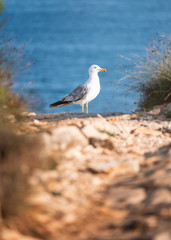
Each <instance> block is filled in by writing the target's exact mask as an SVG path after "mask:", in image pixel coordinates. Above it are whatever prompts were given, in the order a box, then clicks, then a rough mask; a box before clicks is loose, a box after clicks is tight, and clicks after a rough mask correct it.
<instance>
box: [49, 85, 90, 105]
mask: <svg viewBox="0 0 171 240" xmlns="http://www.w3.org/2000/svg"><path fill="white" fill-rule="evenodd" d="M87 92H88V87H87V85H86V84H85V83H84V84H81V85H80V86H78V87H77V88H75V89H74V90H73V91H72V92H71V93H70V94H68V95H66V96H65V97H63V98H62V99H61V100H60V101H58V102H55V103H52V104H50V106H49V107H50V108H52V107H59V106H65V105H69V104H72V103H74V102H77V101H79V100H81V99H82V98H84V96H85V95H86V94H87Z"/></svg>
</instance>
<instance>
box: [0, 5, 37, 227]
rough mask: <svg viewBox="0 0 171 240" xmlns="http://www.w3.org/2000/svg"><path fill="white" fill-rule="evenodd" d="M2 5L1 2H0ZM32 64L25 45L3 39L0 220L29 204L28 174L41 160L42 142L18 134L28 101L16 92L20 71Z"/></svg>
mask: <svg viewBox="0 0 171 240" xmlns="http://www.w3.org/2000/svg"><path fill="white" fill-rule="evenodd" d="M0 7H1V5H0ZM28 66H30V62H29V61H27V58H25V56H24V48H17V47H15V42H14V41H13V40H12V39H9V40H7V41H5V40H4V39H0V221H2V222H3V221H5V220H6V219H8V218H10V217H11V216H14V215H16V214H18V212H19V211H20V210H21V209H22V208H23V206H26V198H27V196H28V194H29V192H30V189H29V177H30V175H31V173H32V171H33V170H34V168H35V167H36V166H37V163H38V161H39V158H40V157H39V150H40V144H39V143H38V140H37V139H35V138H31V137H29V136H28V135H18V133H17V128H18V125H19V124H21V123H23V121H25V117H24V116H23V113H22V111H23V110H25V109H26V101H25V100H24V98H23V97H21V96H20V95H19V94H17V93H16V92H14V91H13V84H14V83H15V81H16V80H18V79H19V73H20V74H21V72H22V71H23V70H24V69H25V68H26V67H28Z"/></svg>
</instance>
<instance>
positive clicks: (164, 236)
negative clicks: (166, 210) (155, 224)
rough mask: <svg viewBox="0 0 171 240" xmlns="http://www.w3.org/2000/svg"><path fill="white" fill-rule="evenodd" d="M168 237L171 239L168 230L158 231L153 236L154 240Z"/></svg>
mask: <svg viewBox="0 0 171 240" xmlns="http://www.w3.org/2000/svg"><path fill="white" fill-rule="evenodd" d="M170 239H171V233H169V232H163V233H159V234H157V235H156V236H155V238H154V240H170Z"/></svg>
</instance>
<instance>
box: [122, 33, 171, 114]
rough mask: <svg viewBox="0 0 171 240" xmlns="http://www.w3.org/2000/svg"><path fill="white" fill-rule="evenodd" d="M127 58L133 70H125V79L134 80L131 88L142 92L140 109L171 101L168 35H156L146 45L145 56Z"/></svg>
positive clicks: (170, 41)
mask: <svg viewBox="0 0 171 240" xmlns="http://www.w3.org/2000/svg"><path fill="white" fill-rule="evenodd" d="M121 57H123V56H121ZM124 58H125V57H124ZM125 59H127V60H128V61H129V62H130V63H131V69H132V70H128V69H126V70H125V71H124V74H126V77H125V78H124V79H129V80H131V81H133V84H131V87H130V89H131V90H134V91H136V92H138V93H139V94H140V101H139V104H138V106H139V109H141V110H142V109H143V110H144V109H145V110H146V109H149V108H152V107H153V106H155V105H160V104H163V103H167V102H171V39H170V37H169V36H168V35H164V36H161V37H158V35H156V37H155V38H153V39H152V40H151V41H150V42H149V44H148V45H147V46H145V57H144V58H141V57H139V56H137V55H136V56H135V60H132V59H128V58H125Z"/></svg>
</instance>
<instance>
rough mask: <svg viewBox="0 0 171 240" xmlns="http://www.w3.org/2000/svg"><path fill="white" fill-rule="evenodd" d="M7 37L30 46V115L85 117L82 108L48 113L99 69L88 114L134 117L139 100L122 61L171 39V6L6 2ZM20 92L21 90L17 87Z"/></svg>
mask: <svg viewBox="0 0 171 240" xmlns="http://www.w3.org/2000/svg"><path fill="white" fill-rule="evenodd" d="M4 3H5V10H4V13H3V17H5V18H7V19H8V21H7V23H6V25H5V26H4V28H3V30H2V32H3V34H4V35H5V36H7V37H13V38H14V39H16V45H17V46H18V47H20V46H23V45H24V44H26V53H28V54H30V55H31V56H30V60H32V61H33V62H34V64H33V65H32V67H31V70H30V71H28V72H26V73H24V74H23V75H22V76H20V78H21V85H22V84H23V82H24V83H26V82H32V84H26V85H25V90H24V91H26V93H27V92H28V91H30V96H29V97H28V99H32V101H31V102H30V106H29V110H30V111H36V112H37V113H39V114H40V113H45V112H46V113H48V112H69V111H74V112H81V107H80V106H79V105H69V106H65V107H59V108H53V109H49V108H48V105H49V104H50V103H52V102H55V101H57V100H60V99H61V98H62V97H63V96H64V95H66V94H68V93H70V92H71V91H72V90H73V89H74V88H75V87H77V86H78V85H79V84H81V83H83V82H85V81H86V80H87V79H88V68H89V66H90V65H92V64H98V65H99V66H100V67H103V68H106V69H108V70H109V71H108V72H101V73H99V76H100V79H101V92H100V94H99V95H98V97H97V98H96V99H94V100H93V101H92V102H90V103H89V112H111V111H112V112H131V111H132V110H134V109H135V108H136V104H134V102H136V101H137V100H138V94H137V93H132V92H129V91H128V86H127V85H128V83H127V81H126V80H125V81H121V82H120V84H118V80H119V79H121V78H122V77H123V75H122V73H121V71H122V70H121V68H120V65H123V66H124V67H129V66H127V64H128V62H125V61H123V59H122V58H121V57H120V56H119V55H123V56H125V57H128V58H132V57H133V56H134V55H135V54H138V55H140V56H142V57H143V56H144V53H145V51H144V50H145V44H147V42H148V40H150V39H151V38H152V37H154V36H155V34H156V33H158V34H159V35H162V34H170V33H171V1H170V0H143V1H142V0H23V1H22V0H20V1H19V0H6V1H5V2H4ZM18 88H20V86H18Z"/></svg>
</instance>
